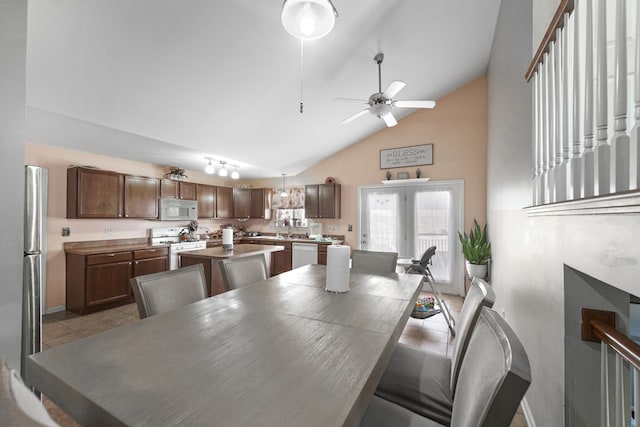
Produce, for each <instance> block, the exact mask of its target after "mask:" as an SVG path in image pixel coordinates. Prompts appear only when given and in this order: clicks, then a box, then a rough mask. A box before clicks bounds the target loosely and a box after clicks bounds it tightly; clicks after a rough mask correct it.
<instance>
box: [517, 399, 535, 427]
mask: <svg viewBox="0 0 640 427" xmlns="http://www.w3.org/2000/svg"><path fill="white" fill-rule="evenodd" d="M520 406H521V407H522V412H524V419H525V420H527V425H528V426H529V427H536V422H535V420H534V419H533V413H532V412H531V407H530V406H529V402H527V398H526V397H525V398H523V399H522V402H521V403H520Z"/></svg>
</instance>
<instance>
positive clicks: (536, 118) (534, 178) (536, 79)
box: [531, 72, 540, 206]
mask: <svg viewBox="0 0 640 427" xmlns="http://www.w3.org/2000/svg"><path fill="white" fill-rule="evenodd" d="M539 86H540V74H539V73H538V72H536V73H535V74H534V75H533V144H531V150H532V151H531V159H532V167H531V184H532V185H531V205H532V206H537V205H538V197H539V194H538V181H539V175H538V144H540V128H539V122H540V114H539V111H538V109H539V108H540V94H539V93H538V89H539Z"/></svg>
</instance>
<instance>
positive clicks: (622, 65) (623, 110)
mask: <svg viewBox="0 0 640 427" xmlns="http://www.w3.org/2000/svg"><path fill="white" fill-rule="evenodd" d="M615 43H616V44H615V46H616V50H615V52H616V55H615V89H614V93H613V110H614V111H613V115H614V118H615V122H614V123H615V124H614V129H615V134H614V135H613V138H612V140H611V158H612V159H613V164H612V169H613V170H612V174H611V175H612V180H613V184H614V185H613V187H614V189H613V191H614V192H618V191H626V190H628V189H629V177H630V173H629V166H630V157H631V153H630V145H631V141H630V139H629V135H627V10H626V1H625V0H617V2H616V42H615Z"/></svg>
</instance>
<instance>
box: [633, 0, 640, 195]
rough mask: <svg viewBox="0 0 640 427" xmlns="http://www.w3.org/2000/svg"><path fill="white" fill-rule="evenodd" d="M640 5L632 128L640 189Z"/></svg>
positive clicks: (635, 180) (636, 182)
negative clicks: (633, 121)
mask: <svg viewBox="0 0 640 427" xmlns="http://www.w3.org/2000/svg"><path fill="white" fill-rule="evenodd" d="M638 6H640V5H637V6H636V52H635V53H636V62H635V70H634V75H633V81H634V86H635V88H634V102H633V104H634V118H635V123H634V124H633V128H632V129H631V146H632V147H633V149H632V150H631V152H632V153H634V157H632V159H631V173H632V179H631V183H632V187H634V188H635V189H640V42H639V41H638V40H640V39H639V38H638V37H640V7H638Z"/></svg>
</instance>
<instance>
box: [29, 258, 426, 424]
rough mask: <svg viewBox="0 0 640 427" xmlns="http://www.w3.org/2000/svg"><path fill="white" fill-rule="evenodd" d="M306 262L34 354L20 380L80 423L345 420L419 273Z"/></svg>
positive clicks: (381, 364) (368, 393)
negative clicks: (329, 287) (344, 273)
mask: <svg viewBox="0 0 640 427" xmlns="http://www.w3.org/2000/svg"><path fill="white" fill-rule="evenodd" d="M326 272H327V267H326V266H324V265H317V264H314V265H306V266H303V267H300V268H297V269H294V270H291V271H289V272H286V273H283V274H280V275H277V276H274V277H271V278H269V279H266V280H264V281H260V282H257V283H255V284H253V285H251V286H247V287H243V288H239V289H235V290H232V291H229V292H225V293H223V294H220V295H216V296H213V297H209V298H206V299H203V300H201V301H198V302H195V303H192V304H189V305H186V306H183V307H181V308H178V309H176V310H173V311H170V312H167V313H163V314H159V315H156V316H151V317H148V318H146V319H143V320H140V321H137V322H134V323H132V324H128V325H124V326H121V327H117V328H115V329H111V330H108V331H105V332H102V333H99V334H96V335H92V336H89V337H86V338H83V339H80V340H78V341H75V342H72V343H68V344H65V345H62V346H59V347H53V348H51V349H47V350H45V351H43V352H41V353H37V354H34V355H32V356H30V357H29V359H28V373H29V377H28V379H29V383H30V384H31V386H33V387H35V388H36V389H37V390H38V391H40V392H42V393H43V394H44V395H45V396H46V397H47V398H49V399H50V400H52V401H53V402H54V403H55V404H57V405H58V406H59V407H60V408H62V409H63V410H64V411H65V412H67V413H68V414H69V415H71V416H72V417H73V418H75V419H76V420H77V421H78V422H79V423H80V424H82V425H84V426H154V427H157V426H233V427H238V426H251V427H256V426H274V427H275V426H279V427H284V426H307V427H313V426H322V427H331V426H355V425H358V424H359V423H360V420H361V418H362V416H363V415H364V413H365V411H366V409H367V406H368V404H369V401H370V399H371V398H372V396H373V393H374V391H375V389H376V387H377V384H378V382H379V381H380V378H381V376H382V374H383V372H384V370H385V368H386V366H387V364H388V362H389V360H390V358H391V356H392V354H393V351H394V349H395V347H396V344H397V342H398V339H399V337H400V335H401V333H402V331H403V329H404V326H405V324H406V322H407V319H408V318H409V315H410V313H411V311H412V308H413V307H414V305H415V301H416V299H417V297H418V296H419V293H420V291H421V287H422V286H421V285H422V276H421V275H416V274H404V273H374V272H369V271H364V270H355V269H351V270H350V271H349V286H350V290H349V292H346V293H333V292H328V291H326V290H325V286H326V277H327V274H326Z"/></svg>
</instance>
